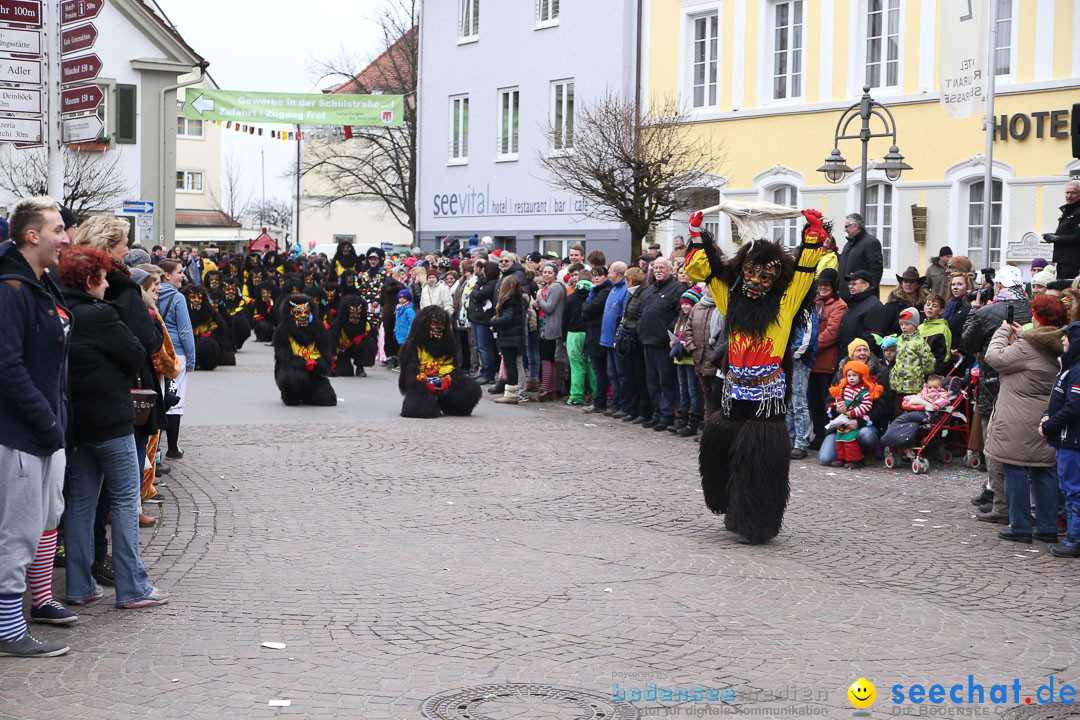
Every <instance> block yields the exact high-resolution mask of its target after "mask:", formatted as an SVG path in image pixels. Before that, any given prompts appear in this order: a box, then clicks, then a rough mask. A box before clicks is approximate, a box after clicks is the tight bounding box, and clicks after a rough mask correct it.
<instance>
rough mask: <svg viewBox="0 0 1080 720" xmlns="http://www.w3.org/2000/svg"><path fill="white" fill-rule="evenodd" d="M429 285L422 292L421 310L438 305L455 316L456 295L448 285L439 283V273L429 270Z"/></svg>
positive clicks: (432, 269) (433, 269)
mask: <svg viewBox="0 0 1080 720" xmlns="http://www.w3.org/2000/svg"><path fill="white" fill-rule="evenodd" d="M426 279H427V283H426V284H425V285H424V287H423V288H422V289H421V291H420V309H421V310H423V309H424V308H426V307H430V306H432V305H438V306H439V307H441V308H442V309H443V310H445V311H446V312H447V314H449V315H453V314H454V295H453V293H451V292H450V288H449V287H448V286H447V285H446V283H443V282H439V271H438V270H436V269H435V268H428V269H427V278H426Z"/></svg>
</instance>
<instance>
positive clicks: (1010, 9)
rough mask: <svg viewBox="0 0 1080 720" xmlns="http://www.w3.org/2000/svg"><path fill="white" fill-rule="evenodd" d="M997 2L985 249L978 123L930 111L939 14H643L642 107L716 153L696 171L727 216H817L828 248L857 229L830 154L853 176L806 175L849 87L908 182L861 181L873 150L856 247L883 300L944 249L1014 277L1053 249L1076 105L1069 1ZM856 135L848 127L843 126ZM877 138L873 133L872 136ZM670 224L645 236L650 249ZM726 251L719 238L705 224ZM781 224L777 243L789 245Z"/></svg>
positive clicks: (787, 0) (673, 7) (910, 10)
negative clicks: (768, 211)
mask: <svg viewBox="0 0 1080 720" xmlns="http://www.w3.org/2000/svg"><path fill="white" fill-rule="evenodd" d="M973 1H974V2H988V1H992V2H996V3H997V11H998V15H999V17H998V20H997V25H996V27H997V30H998V33H997V34H998V41H997V43H996V51H995V63H994V64H995V68H994V69H995V76H996V84H997V91H996V101H995V113H994V114H995V117H996V123H997V125H998V129H997V130H996V131H995V142H994V156H993V174H994V199H993V231H992V234H991V238H990V242H989V243H987V242H984V241H983V238H982V234H983V233H982V184H983V173H984V169H985V163H984V156H983V153H984V149H985V143H986V137H985V134H984V132H983V130H982V114H981V113H980V114H978V115H973V116H972V117H969V118H966V119H961V120H953V119H949V118H948V117H946V115H945V113H944V111H943V110H942V108H941V106H940V96H939V93H940V82H939V78H938V51H939V48H940V47H941V44H942V43H943V42H947V41H948V38H943V37H942V30H941V28H942V18H941V17H940V13H941V12H942V9H941V3H939V2H936V0H646V3H645V5H646V7H645V18H644V21H643V25H644V28H645V32H644V38H643V55H644V60H643V65H644V70H643V73H642V85H643V89H644V91H645V93H646V96H647V97H650V98H652V99H661V98H668V97H672V96H677V97H678V98H679V101H680V103H681V104H682V106H683V107H684V108H685V109H686V111H687V112H688V114H689V115H690V117H691V118H692V123H693V125H694V136H695V138H697V139H698V140H699V141H700V142H712V143H721V144H722V146H723V148H724V152H725V154H726V159H725V160H724V162H723V164H722V166H721V167H716V168H705V169H706V170H707V171H708V172H709V173H711V176H712V178H713V184H712V187H713V188H714V189H715V190H717V191H719V194H720V196H721V197H723V198H725V199H742V200H753V199H758V200H768V201H772V202H779V203H781V204H785V205H797V206H798V207H818V208H820V209H821V210H822V211H823V212H824V213H825V215H826V216H828V217H829V218H831V219H832V220H833V221H834V224H835V227H836V230H835V231H834V234H835V235H836V236H837V239H838V241H839V242H840V246H841V247H843V242H844V240H843V232H842V230H841V228H842V226H843V222H842V219H843V217H844V215H846V214H848V213H851V212H858V210H859V207H860V194H861V183H860V174H859V172H858V170H859V165H860V161H861V154H862V147H861V143H860V142H859V141H858V140H843V141H840V143H839V150H840V152H841V153H842V155H843V156H844V157H845V158H846V159H847V162H848V165H849V166H851V167H852V168H854V169H855V172H854V173H852V174H851V175H849V176H848V177H847V178H846V179H844V180H843V181H841V182H840V183H839V184H835V185H834V184H830V183H829V182H827V181H826V179H825V176H824V175H823V173H821V172H819V171H818V168H819V167H821V166H822V165H823V163H824V161H825V159H826V157H828V155H829V153H830V152H831V151H832V149H833V145H834V137H835V135H836V130H837V122H838V120H839V119H840V117H841V114H842V113H843V112H844V110H846V109H847V108H848V107H849V106H850V105H852V104H854V103H856V102H858V100H859V98H860V96H861V95H862V92H863V86H864V85H870V86H871V90H870V94H871V95H872V96H873V98H874V99H875V100H876V101H878V102H880V103H882V104H884V105H886V106H887V107H888V108H889V110H890V111H891V113H892V115H893V117H894V118H895V124H896V129H897V143H898V145H899V148H900V152H901V153H902V154H903V155H904V156H905V161H906V162H907V163H908V164H910V165H911V166H912V168H913V169H912V170H908V171H905V172H904V173H903V174H902V176H901V178H900V179H899V180H898V181H896V182H890V181H889V180H888V178H886V177H885V174H884V172H882V171H881V170H878V169H875V167H874V159H877V160H881V159H882V158H883V156H884V155H885V153H886V152H888V150H889V145H890V144H891V141H889V140H887V139H875V140H871V142H870V145H869V157H870V158H871V162H870V163H869V167H870V168H871V170H870V171H869V173H868V181H867V189H866V192H867V213H866V224H867V229H868V231H870V232H871V234H873V235H875V236H877V237H878V238H879V239H881V241H882V245H883V250H884V254H885V275H884V277H883V278H882V285H883V287H884V286H885V285H886V284H890V283H891V284H895V278H894V275H895V274H896V273H901V272H903V271H904V269H905V268H906V267H907V266H909V265H915V266H916V267H918V269H919V270H920V271H924V270H925V268H926V266H927V263H928V262H929V261H930V257H932V256H934V255H937V252H938V249H939V248H940V247H941V246H942V245H949V246H950V247H951V248H952V249H953V251H954V253H955V254H958V255H961V254H962V255H968V256H969V257H971V258H972V260H973V262H974V265H975V268H976V269H978V268H981V267H986V266H987V265H993V266H995V267H998V266H1000V265H1002V264H1003V263H1006V262H1010V263H1013V264H1016V265H1017V266H1020V267H1022V268H1026V266H1027V265H1028V264H1029V263H1030V260H1031V259H1032V258H1034V257H1046V258H1047V259H1049V258H1050V257H1051V255H1052V248H1051V246H1049V245H1046V244H1043V243H1041V242H1038V240H1039V237H1038V233H1041V232H1053V231H1054V230H1055V229H1056V227H1057V219H1058V217H1059V215H1060V211H1059V210H1058V208H1059V206H1060V205H1062V204H1063V203H1064V188H1065V183H1066V181H1067V179H1068V176H1069V174H1070V172H1071V171H1077V172H1078V173H1080V160H1075V159H1073V158H1072V145H1071V140H1070V137H1069V133H1070V124H1071V122H1072V121H1073V118H1072V114H1073V113H1072V107H1073V103H1077V102H1080V93H1078V92H1077V90H1078V89H1080V7H1077V0H973ZM852 127H853V128H855V129H856V130H855V131H856V132H857V128H858V127H859V120H858V118H856V119H855V122H854V124H853V126H852ZM881 129H882V126H881V125H880V123H878V121H876V120H874V121H873V122H872V126H871V130H872V131H874V132H878V131H880V130H881ZM912 206H916V207H918V208H926V218H927V222H926V227H927V232H926V240H925V243H918V242H916V240H915V236H914V233H913V223H912V217H913V210H912ZM683 220H684V218H677V219H675V220H674V221H672V222H671V223H668V224H667V225H666V226H665V227H660V228H657V232H656V237H657V239H658V240H659V241H660V242H661V243H662V244H664V243H666V242H669V241H670V238H671V237H672V236H673V235H675V234H679V233H681V232H682V231H683V229H684V225H683ZM711 221H712V222H713V223H714V225H713V229H714V230H715V231H716V232H717V235H718V237H719V238H720V240H721V242H722V243H723V245H724V247H725V250H726V251H729V252H730V251H731V250H733V249H734V243H733V240H732V236H731V230H730V226H729V224H728V223H726V222H720V218H712V219H711ZM796 233H797V228H796V223H795V222H794V221H791V222H789V223H788V224H787V226H778V227H775V228H774V234H775V237H776V238H777V239H780V238H783V239H785V240H790V241H794V239H795V237H796Z"/></svg>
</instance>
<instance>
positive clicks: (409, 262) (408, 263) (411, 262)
mask: <svg viewBox="0 0 1080 720" xmlns="http://www.w3.org/2000/svg"><path fill="white" fill-rule="evenodd" d="M414 265H416V258H414V257H411V258H405V267H407V268H411V267H413V266H414Z"/></svg>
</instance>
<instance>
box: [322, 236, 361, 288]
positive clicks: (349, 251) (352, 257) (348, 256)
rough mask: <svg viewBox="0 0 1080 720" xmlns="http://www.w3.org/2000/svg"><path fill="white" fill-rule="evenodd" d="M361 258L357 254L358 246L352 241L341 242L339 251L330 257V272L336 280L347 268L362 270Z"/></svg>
mask: <svg viewBox="0 0 1080 720" xmlns="http://www.w3.org/2000/svg"><path fill="white" fill-rule="evenodd" d="M361 269H362V268H361V267H360V258H358V257H357V256H356V248H354V247H353V244H352V243H351V242H345V241H343V242H339V243H338V246H337V252H335V253H334V257H332V258H331V259H330V274H331V276H332V277H333V278H334V279H335V280H336V279H337V278H339V277H341V274H342V273H344V272H345V271H346V270H352V271H353V272H360V271H361Z"/></svg>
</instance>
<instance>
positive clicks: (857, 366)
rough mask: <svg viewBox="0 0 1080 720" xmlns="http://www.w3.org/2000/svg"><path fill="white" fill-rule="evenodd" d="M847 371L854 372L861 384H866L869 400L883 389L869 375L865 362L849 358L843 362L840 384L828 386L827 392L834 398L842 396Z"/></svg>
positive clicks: (876, 396) (879, 395)
mask: <svg viewBox="0 0 1080 720" xmlns="http://www.w3.org/2000/svg"><path fill="white" fill-rule="evenodd" d="M848 371H851V372H854V373H855V374H857V375H858V376H859V378H860V379H861V380H862V383H863V385H865V386H866V388H867V391H868V394H869V396H870V399H871V400H877V399H878V398H879V397H881V394H882V393H883V392H884V391H885V388H883V387H882V386H880V385H878V384H877V383H876V382H875V381H874V378H873V377H871V375H870V368H869V367H867V365H866V363H863V362H859V361H858V360H849V361H848V362H846V363H844V370H843V372H842V373H841V374H840V384H839V385H833V386H832V387H831V388H829V394H830V395H832V396H833V397H834V398H840V397H843V394H844V388H846V387H847V384H848V381H847V374H848Z"/></svg>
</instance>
